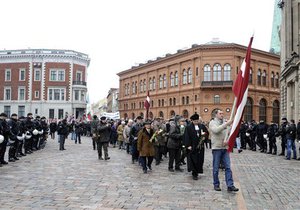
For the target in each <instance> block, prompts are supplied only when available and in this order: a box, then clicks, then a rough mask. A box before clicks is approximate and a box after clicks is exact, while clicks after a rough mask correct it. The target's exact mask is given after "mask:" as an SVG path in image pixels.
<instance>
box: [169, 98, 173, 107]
mask: <svg viewBox="0 0 300 210" xmlns="http://www.w3.org/2000/svg"><path fill="white" fill-rule="evenodd" d="M169 106H172V98H170V99H169Z"/></svg>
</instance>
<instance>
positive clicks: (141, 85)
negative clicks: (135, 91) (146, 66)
mask: <svg viewBox="0 0 300 210" xmlns="http://www.w3.org/2000/svg"><path fill="white" fill-rule="evenodd" d="M143 87H144V86H143V80H141V81H140V93H142V92H143Z"/></svg>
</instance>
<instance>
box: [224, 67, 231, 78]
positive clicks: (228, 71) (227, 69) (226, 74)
mask: <svg viewBox="0 0 300 210" xmlns="http://www.w3.org/2000/svg"><path fill="white" fill-rule="evenodd" d="M230 80H231V66H230V64H225V66H224V81H230Z"/></svg>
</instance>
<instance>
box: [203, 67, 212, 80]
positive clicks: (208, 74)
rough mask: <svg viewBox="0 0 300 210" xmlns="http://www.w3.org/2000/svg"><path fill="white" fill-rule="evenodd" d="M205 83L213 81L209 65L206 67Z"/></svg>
mask: <svg viewBox="0 0 300 210" xmlns="http://www.w3.org/2000/svg"><path fill="white" fill-rule="evenodd" d="M204 81H211V70H210V65H208V64H206V65H205V66H204Z"/></svg>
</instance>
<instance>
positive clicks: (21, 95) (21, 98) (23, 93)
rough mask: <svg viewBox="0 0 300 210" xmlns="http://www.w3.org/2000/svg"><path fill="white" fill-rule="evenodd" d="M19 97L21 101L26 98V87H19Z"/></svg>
mask: <svg viewBox="0 0 300 210" xmlns="http://www.w3.org/2000/svg"><path fill="white" fill-rule="evenodd" d="M18 99H19V100H20V101H23V100H25V88H23V87H19V91H18Z"/></svg>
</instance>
